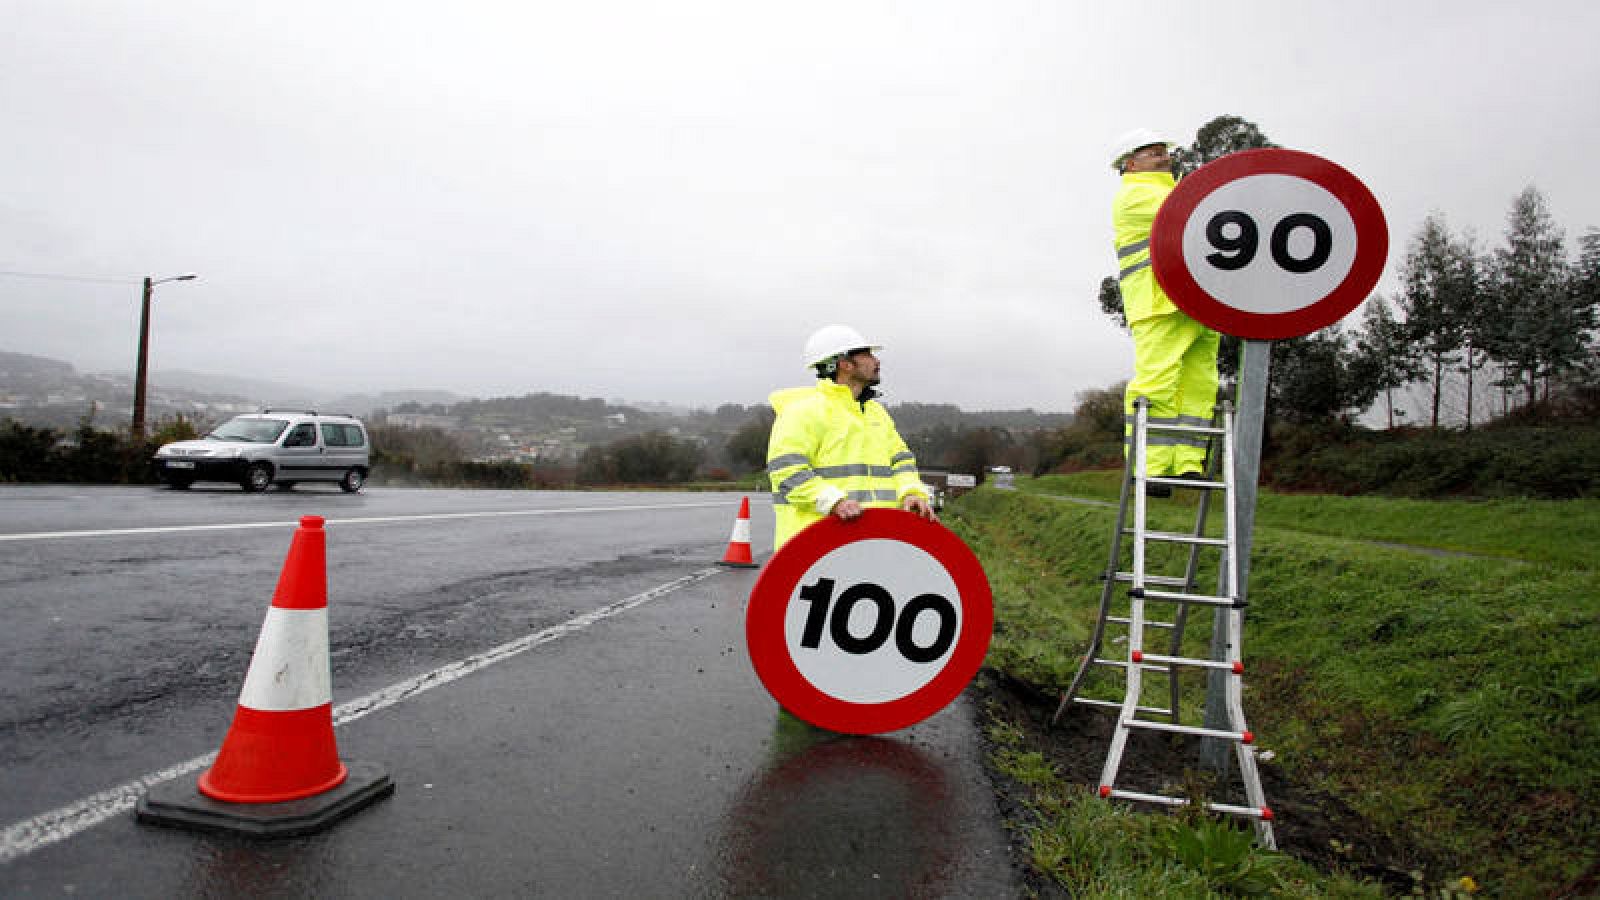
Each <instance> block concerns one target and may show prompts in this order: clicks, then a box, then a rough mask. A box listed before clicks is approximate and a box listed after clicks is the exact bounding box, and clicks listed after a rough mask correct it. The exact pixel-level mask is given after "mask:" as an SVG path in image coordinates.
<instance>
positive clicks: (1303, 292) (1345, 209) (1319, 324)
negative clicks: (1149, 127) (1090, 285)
mask: <svg viewBox="0 0 1600 900" xmlns="http://www.w3.org/2000/svg"><path fill="white" fill-rule="evenodd" d="M1388 252H1389V232H1388V228H1387V226H1386V225H1385V223H1384V219H1383V210H1382V209H1381V208H1380V207H1379V206H1378V202H1377V200H1376V199H1375V198H1374V197H1373V196H1372V192H1371V191H1369V190H1367V188H1366V186H1365V185H1363V184H1362V183H1361V182H1360V181H1359V180H1357V179H1356V177H1355V176H1353V175H1351V174H1350V173H1349V172H1347V171H1345V170H1344V169H1342V168H1340V167H1339V166H1337V165H1335V164H1334V163H1331V162H1329V161H1328V160H1325V159H1322V158H1321V157H1318V156H1313V155H1311V154H1309V153H1301V152H1298V151H1294V150H1278V149H1269V150H1247V151H1245V152H1243V153H1235V154H1232V155H1231V156H1225V157H1223V158H1222V159H1219V160H1217V161H1216V162H1213V163H1211V164H1209V165H1206V166H1203V167H1202V168H1200V169H1199V170H1198V171H1196V172H1195V173H1193V174H1192V175H1190V176H1188V177H1187V178H1185V179H1183V180H1182V181H1181V182H1179V183H1178V186H1177V187H1176V188H1175V189H1174V190H1173V192H1172V193H1171V195H1169V196H1168V197H1167V200H1166V202H1165V203H1163V204H1162V206H1161V211H1160V212H1159V213H1158V214H1157V215H1156V220H1155V225H1154V227H1153V228H1152V230H1151V234H1150V257H1151V266H1152V268H1153V269H1154V270H1155V276H1156V280H1157V281H1159V282H1160V283H1161V286H1162V288H1163V289H1164V290H1165V291H1166V292H1167V295H1168V296H1169V297H1171V298H1172V302H1173V303H1174V304H1176V305H1177V306H1178V308H1180V309H1182V310H1183V311H1184V312H1186V313H1188V314H1189V315H1190V316H1192V317H1194V318H1195V319H1196V320H1197V321H1199V322H1202V323H1204V324H1206V325H1209V326H1210V327H1212V328H1214V329H1216V330H1218V331H1221V332H1225V333H1227V334H1233V335H1237V336H1239V337H1245V338H1256V339H1263V340H1274V339H1278V338H1287V337H1298V336H1300V335H1304V334H1310V333H1311V332H1313V331H1316V330H1317V329H1319V328H1325V327H1327V326H1328V325H1332V324H1333V323H1334V322H1337V321H1338V320H1339V319H1341V318H1343V317H1344V316H1345V315H1346V314H1347V313H1349V312H1350V311H1351V310H1353V309H1355V308H1356V307H1357V306H1359V305H1360V304H1361V302H1362V301H1363V300H1365V299H1366V297H1367V295H1368V293H1369V292H1370V291H1371V290H1372V288H1373V287H1374V286H1375V285H1376V284H1377V283H1378V277H1379V276H1380V275H1381V274H1382V272H1383V266H1384V262H1385V259H1386V258H1387V256H1388Z"/></svg>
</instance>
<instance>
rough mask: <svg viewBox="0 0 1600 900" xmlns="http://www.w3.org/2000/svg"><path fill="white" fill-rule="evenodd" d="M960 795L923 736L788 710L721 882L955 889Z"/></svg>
mask: <svg viewBox="0 0 1600 900" xmlns="http://www.w3.org/2000/svg"><path fill="white" fill-rule="evenodd" d="M956 793H957V792H956V791H955V790H954V789H953V787H952V785H951V783H950V780H949V775H948V774H947V772H946V770H945V769H944V767H943V766H941V765H940V764H939V763H938V762H937V761H936V760H935V759H933V758H932V757H930V756H929V754H927V753H926V752H925V751H923V750H922V749H921V748H919V747H917V746H916V745H914V744H909V743H904V742H902V741H898V740H893V739H889V738H880V737H862V736H855V735H837V734H833V733H831V732H827V731H822V730H820V729H816V728H813V727H811V726H810V725H807V724H805V723H803V722H800V721H799V720H797V719H794V718H793V717H791V716H788V715H787V714H780V715H779V718H778V725H777V728H776V732H775V734H774V737H773V758H772V761H771V763H770V764H769V765H768V766H767V768H766V769H765V771H763V772H762V773H761V774H760V775H759V776H757V777H756V778H755V779H754V780H753V781H752V782H751V783H750V784H749V785H748V786H747V787H746V788H745V789H744V790H743V791H742V792H741V793H740V795H739V797H738V799H737V800H736V801H735V803H734V804H733V806H732V807H731V809H730V811H729V813H728V816H727V818H726V820H725V822H724V825H723V835H722V840H721V842H720V844H719V845H718V847H717V857H718V864H719V865H720V867H721V869H722V872H721V876H722V879H721V880H722V882H723V884H722V887H723V889H724V890H726V892H727V895H728V896H735V897H747V896H760V897H852V896H861V897H885V896H892V897H901V896H905V897H921V896H945V895H947V894H948V893H949V891H948V889H947V887H948V886H947V884H946V882H947V881H948V880H949V879H950V877H951V872H952V869H953V862H954V860H955V859H956V856H957V853H958V851H959V849H960V847H961V845H962V843H963V836H962V834H961V832H960V831H959V829H957V828H956V827H954V826H953V825H952V823H953V822H956V821H960V819H961V816H962V813H961V812H960V811H959V810H956V809H952V808H951V806H952V803H953V802H954V799H955V795H956Z"/></svg>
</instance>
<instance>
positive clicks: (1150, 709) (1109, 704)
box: [1072, 697, 1172, 716]
mask: <svg viewBox="0 0 1600 900" xmlns="http://www.w3.org/2000/svg"><path fill="white" fill-rule="evenodd" d="M1072 701H1073V702H1074V703H1082V704H1083V705H1084V706H1101V707H1105V708H1106V709H1121V708H1122V701H1120V700H1094V699H1091V698H1089V697H1073V698H1072ZM1136 708H1137V710H1138V711H1139V712H1142V713H1149V714H1151V715H1153V716H1170V715H1172V710H1170V709H1162V708H1161V707H1159V706H1140V707H1136Z"/></svg>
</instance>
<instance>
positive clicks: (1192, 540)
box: [1123, 528, 1228, 547]
mask: <svg viewBox="0 0 1600 900" xmlns="http://www.w3.org/2000/svg"><path fill="white" fill-rule="evenodd" d="M1123 533H1124V534H1133V529H1132V528H1124V529H1123ZM1144 539H1145V540H1147V541H1168V542H1171V543H1174V544H1198V545H1199V546H1202V547H1226V546H1228V542H1227V540H1226V539H1224V538H1208V537H1200V536H1199V535H1194V534H1174V533H1173V532H1170V531H1146V532H1145V533H1144Z"/></svg>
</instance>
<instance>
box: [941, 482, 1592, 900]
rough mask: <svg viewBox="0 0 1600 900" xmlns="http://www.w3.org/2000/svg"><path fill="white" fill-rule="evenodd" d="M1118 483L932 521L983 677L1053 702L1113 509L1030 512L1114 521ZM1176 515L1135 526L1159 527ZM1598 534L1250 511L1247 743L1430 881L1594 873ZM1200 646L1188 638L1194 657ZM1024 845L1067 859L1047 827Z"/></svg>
mask: <svg viewBox="0 0 1600 900" xmlns="http://www.w3.org/2000/svg"><path fill="white" fill-rule="evenodd" d="M1118 479H1119V475H1118V474H1117V473H1111V474H1109V475H1107V474H1103V473H1089V474H1079V475H1071V476H1051V477H1047V478H1044V479H1039V480H1037V481H1036V482H1030V481H1029V480H1026V479H1024V480H1022V484H1023V490H1021V491H1015V492H1001V491H994V490H988V489H985V490H980V491H978V492H975V493H973V494H970V495H968V496H966V497H964V498H962V499H961V500H960V501H958V502H957V503H956V504H954V505H953V506H952V507H951V508H950V510H949V511H948V512H947V514H946V516H945V518H946V520H947V522H949V523H950V524H951V526H952V527H953V528H955V529H956V530H957V532H958V533H960V534H961V535H962V536H963V538H964V539H966V540H967V542H968V543H969V545H970V546H972V547H973V549H974V550H975V551H976V552H977V553H978V555H979V556H980V558H981V559H982V560H983V562H984V566H985V569H986V571H987V573H988V576H989V579H990V581H991V583H992V584H993V585H994V588H995V602H996V629H995V632H996V633H995V639H994V643H993V646H992V648H991V651H990V657H989V663H990V665H992V666H993V667H995V668H997V669H1000V670H1002V671H1004V672H1007V673H1009V674H1011V675H1013V676H1015V677H1018V678H1021V679H1024V680H1026V681H1029V682H1032V683H1034V684H1036V685H1039V686H1041V687H1043V688H1045V689H1047V690H1051V691H1059V690H1060V689H1062V688H1064V687H1065V685H1066V684H1067V682H1069V681H1070V679H1071V677H1072V674H1073V672H1074V671H1075V670H1076V667H1077V662H1078V656H1079V654H1080V653H1081V652H1082V650H1083V647H1084V645H1085V644H1086V642H1087V640H1088V635H1089V633H1090V629H1091V628H1092V626H1093V623H1094V618H1095V614H1096V609H1097V605H1098V600H1099V595H1100V582H1099V576H1100V574H1101V572H1102V570H1103V569H1104V567H1105V554H1106V551H1107V549H1108V542H1109V538H1110V533H1111V529H1112V526H1113V524H1114V522H1115V515H1116V510H1115V508H1114V507H1106V506H1096V505H1086V504H1082V503H1067V502H1061V501H1060V500H1059V499H1056V498H1050V497H1045V496H1040V495H1041V494H1045V493H1055V494H1071V495H1074V496H1078V497H1088V498H1091V499H1100V500H1110V501H1112V502H1114V501H1115V499H1116V498H1115V494H1116V490H1117V482H1118ZM1033 492H1037V493H1033ZM1192 515H1193V512H1192V510H1191V509H1187V508H1185V507H1183V506H1182V504H1181V503H1178V502H1176V501H1161V502H1159V503H1154V504H1152V507H1151V518H1152V523H1153V524H1156V525H1157V526H1158V527H1171V528H1179V529H1181V528H1186V527H1188V524H1190V523H1192ZM1597 533H1600V503H1597V502H1595V501H1587V500H1580V501H1542V502H1541V501H1493V502H1481V503H1467V502H1455V501H1439V502H1428V501H1414V500H1383V499H1373V498H1365V497H1355V498H1346V497H1313V496H1306V495H1292V496H1283V495H1273V494H1265V495H1263V497H1262V499H1261V503H1260V505H1259V515H1258V517H1257V530H1256V535H1255V552H1254V554H1253V558H1252V565H1251V572H1252V575H1251V582H1250V597H1251V607H1250V610H1249V614H1248V617H1247V626H1246V633H1245V643H1244V646H1245V657H1246V661H1247V665H1248V666H1249V672H1250V674H1249V675H1248V676H1247V677H1246V699H1245V704H1246V713H1247V715H1248V716H1249V718H1250V722H1251V725H1252V727H1253V728H1254V730H1256V731H1257V732H1258V733H1259V734H1261V735H1263V736H1264V738H1263V741H1264V744H1263V745H1264V746H1266V747H1269V748H1271V749H1273V750H1274V751H1275V752H1276V754H1277V757H1278V763H1277V764H1278V765H1281V766H1283V767H1284V768H1285V769H1286V770H1287V771H1288V772H1289V773H1290V774H1291V775H1292V776H1294V777H1296V778H1299V779H1303V780H1306V781H1309V782H1314V783H1316V784H1317V785H1318V787H1320V788H1322V789H1324V790H1327V791H1329V792H1331V793H1333V794H1334V795H1336V796H1337V797H1339V798H1340V799H1341V800H1343V801H1344V802H1345V803H1347V804H1349V805H1350V806H1351V807H1352V808H1354V809H1355V810H1356V811H1358V812H1359V813H1360V814H1361V815H1362V816H1363V817H1364V818H1366V819H1367V820H1368V821H1369V822H1371V823H1373V824H1374V825H1376V826H1377V827H1378V828H1380V829H1381V830H1382V831H1383V833H1385V834H1387V835H1389V836H1391V837H1392V838H1393V839H1394V841H1395V843H1396V845H1397V846H1400V847H1407V848H1414V849H1415V851H1416V857H1417V858H1418V859H1421V860H1430V861H1434V862H1435V863H1436V865H1437V866H1438V867H1439V871H1436V872H1434V873H1431V877H1435V878H1437V879H1445V878H1453V877H1457V876H1461V875H1471V876H1472V877H1473V878H1475V879H1476V880H1477V881H1478V882H1479V883H1481V884H1483V885H1484V886H1485V889H1486V891H1487V892H1488V893H1490V894H1491V895H1494V896H1524V895H1537V894H1541V893H1542V892H1547V891H1548V890H1550V889H1551V888H1552V887H1553V886H1558V885H1560V884H1564V883H1567V882H1569V881H1570V880H1571V879H1573V878H1575V877H1577V876H1578V875H1579V874H1581V873H1582V872H1583V871H1584V870H1585V869H1586V868H1587V867H1589V866H1592V865H1594V864H1595V862H1596V850H1595V848H1594V841H1593V835H1594V834H1596V833H1600V779H1597V777H1596V776H1597V775H1600V665H1597V663H1596V658H1595V648H1596V647H1600V584H1597V578H1596V575H1595V572H1594V564H1593V562H1592V560H1591V556H1592V555H1593V552H1592V549H1591V548H1593V547H1594V546H1595V541H1594V537H1595V536H1596V534H1597ZM1386 544H1404V545H1408V546H1410V547H1421V548H1436V549H1440V550H1449V551H1453V552H1456V553H1470V554H1475V555H1474V556H1452V555H1430V554H1428V553H1423V552H1418V551H1417V550H1414V549H1407V548H1399V547H1393V546H1387V545H1386ZM1204 620H1205V621H1208V620H1209V617H1204ZM1207 630H1208V629H1207V628H1205V627H1204V623H1203V622H1202V624H1198V625H1194V626H1191V629H1190V632H1191V634H1190V638H1191V641H1192V642H1194V641H1198V642H1200V645H1201V646H1203V639H1204V635H1203V634H1201V635H1197V634H1195V632H1205V631H1207ZM1203 653H1204V651H1203V649H1202V650H1201V651H1200V654H1201V655H1203ZM1197 693H1199V691H1198V689H1197V690H1196V691H1195V692H1193V693H1192V694H1191V695H1190V696H1186V698H1185V707H1186V708H1193V707H1194V706H1195V705H1197V704H1198V702H1199V698H1198V697H1197V696H1194V694H1197ZM1269 799H1270V798H1269ZM1058 805H1060V806H1061V807H1062V811H1061V814H1062V815H1067V814H1068V813H1067V808H1068V807H1072V806H1075V805H1076V804H1074V803H1072V802H1071V801H1070V799H1069V800H1062V801H1059V802H1058ZM1099 805H1100V806H1105V804H1099ZM1071 815H1074V816H1076V815H1089V813H1078V812H1072V813H1071ZM1050 835H1054V836H1050ZM1031 837H1032V838H1033V839H1034V840H1035V841H1036V842H1045V843H1049V842H1051V841H1056V842H1059V841H1062V840H1067V839H1068V837H1067V836H1064V835H1059V834H1056V830H1055V829H1054V827H1053V826H1051V827H1045V826H1041V828H1040V830H1039V832H1038V834H1034V835H1031ZM1147 838H1148V835H1146V836H1145V837H1141V838H1138V840H1140V841H1143V840H1146V839H1147ZM1130 840H1132V839H1130ZM1132 852H1133V851H1132V850H1129V851H1127V853H1128V854H1131V853H1132ZM1035 853H1036V856H1040V855H1041V854H1042V857H1041V858H1046V859H1057V860H1058V862H1056V863H1052V864H1051V865H1050V866H1048V867H1044V868H1042V871H1047V872H1052V873H1056V874H1058V875H1059V876H1060V877H1061V878H1062V880H1063V883H1067V884H1068V885H1069V887H1070V888H1071V889H1072V890H1073V892H1074V894H1075V895H1079V896H1116V895H1115V894H1097V893H1095V892H1094V891H1093V890H1087V892H1084V891H1086V888H1085V887H1084V885H1086V884H1088V883H1090V882H1085V881H1083V880H1082V879H1081V878H1080V877H1079V876H1077V875H1071V874H1070V872H1069V871H1068V870H1069V869H1070V868H1071V866H1068V865H1067V864H1066V863H1064V862H1059V860H1060V859H1061V858H1062V856H1061V853H1060V852H1058V851H1053V850H1052V851H1046V850H1039V849H1036V851H1035ZM1125 855H1126V854H1125ZM1036 861H1037V860H1036ZM1063 867H1065V868H1063ZM1062 873H1066V874H1062ZM1317 889H1318V890H1327V891H1344V890H1346V889H1347V888H1346V887H1337V888H1335V887H1333V886H1331V885H1322V886H1320V887H1319V888H1317ZM1295 895H1296V896H1300V894H1295ZM1154 896H1188V895H1186V894H1182V893H1177V894H1174V893H1166V894H1157V895H1154Z"/></svg>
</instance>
